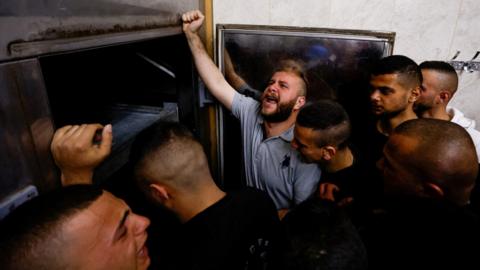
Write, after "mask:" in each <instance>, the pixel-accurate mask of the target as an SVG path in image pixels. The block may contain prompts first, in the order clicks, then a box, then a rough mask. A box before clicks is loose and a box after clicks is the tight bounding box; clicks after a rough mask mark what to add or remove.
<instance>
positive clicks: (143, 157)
mask: <svg viewBox="0 0 480 270" xmlns="http://www.w3.org/2000/svg"><path fill="white" fill-rule="evenodd" d="M132 156H133V159H134V163H135V164H136V165H135V172H136V175H137V178H138V179H139V180H140V184H141V186H145V185H146V186H148V185H150V184H152V183H160V184H165V185H168V186H171V187H174V188H176V189H177V190H179V189H181V190H191V191H194V190H195V189H196V188H197V187H199V186H200V185H201V184H202V180H203V179H204V178H203V176H205V175H210V171H209V169H208V162H207V158H206V156H205V153H204V151H203V148H202V145H201V144H200V143H199V142H198V141H197V140H196V139H195V138H194V136H193V134H192V133H191V132H190V131H189V130H188V129H187V128H186V127H184V126H182V125H180V124H178V123H163V122H162V123H158V124H155V125H153V126H152V127H150V128H148V129H146V130H145V131H143V132H142V134H140V136H139V137H138V138H137V141H136V144H135V145H134V147H133V150H132Z"/></svg>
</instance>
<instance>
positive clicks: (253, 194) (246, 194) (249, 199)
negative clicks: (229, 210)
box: [229, 187, 273, 208]
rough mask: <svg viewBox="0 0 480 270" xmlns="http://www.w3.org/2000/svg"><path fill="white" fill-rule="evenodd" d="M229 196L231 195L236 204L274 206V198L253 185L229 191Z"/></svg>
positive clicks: (256, 206) (254, 206)
mask: <svg viewBox="0 0 480 270" xmlns="http://www.w3.org/2000/svg"><path fill="white" fill-rule="evenodd" d="M229 196H231V198H232V201H233V202H234V203H235V204H240V205H243V206H250V207H253V208H258V207H259V206H260V205H262V204H263V205H272V206H273V202H272V200H271V199H270V197H269V196H268V195H267V194H266V193H265V192H264V191H262V190H259V189H256V188H252V187H245V188H242V189H239V190H236V191H232V192H229Z"/></svg>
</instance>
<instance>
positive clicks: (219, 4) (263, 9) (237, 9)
mask: <svg viewBox="0 0 480 270" xmlns="http://www.w3.org/2000/svg"><path fill="white" fill-rule="evenodd" d="M213 14H214V16H213V17H214V23H215V24H217V23H222V24H227V23H231V24H268V23H269V21H270V18H269V16H270V0H242V1H238V0H214V1H213Z"/></svg>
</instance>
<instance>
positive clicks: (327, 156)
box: [322, 145, 337, 161]
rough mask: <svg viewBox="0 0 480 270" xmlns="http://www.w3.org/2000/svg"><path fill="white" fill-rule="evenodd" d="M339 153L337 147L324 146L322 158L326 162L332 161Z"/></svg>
mask: <svg viewBox="0 0 480 270" xmlns="http://www.w3.org/2000/svg"><path fill="white" fill-rule="evenodd" d="M336 153H337V149H335V147H333V146H331V145H328V146H324V147H323V153H322V157H323V159H324V160H327V161H328V160H331V159H332V158H333V157H334V156H335V154H336Z"/></svg>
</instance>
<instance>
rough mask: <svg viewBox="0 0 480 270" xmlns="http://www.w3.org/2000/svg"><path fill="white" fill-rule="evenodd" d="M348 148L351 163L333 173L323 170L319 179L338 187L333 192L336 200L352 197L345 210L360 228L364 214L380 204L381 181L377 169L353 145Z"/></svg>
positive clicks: (381, 194)
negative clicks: (351, 157) (366, 161)
mask: <svg viewBox="0 0 480 270" xmlns="http://www.w3.org/2000/svg"><path fill="white" fill-rule="evenodd" d="M350 149H351V151H352V154H353V156H354V159H353V164H352V165H351V166H349V167H347V168H344V169H342V170H339V171H337V172H334V173H329V172H324V173H323V175H322V179H321V181H322V183H332V184H335V185H336V186H338V187H339V191H338V192H337V193H336V194H334V196H335V200H336V201H337V202H340V201H341V200H342V199H344V198H348V197H352V198H353V202H352V204H350V205H348V206H347V207H346V211H347V213H348V214H349V215H350V218H351V219H352V221H353V223H354V224H355V225H356V226H357V228H358V229H361V228H360V227H361V226H362V223H363V219H364V218H366V217H365V215H369V212H371V211H372V210H373V209H376V208H379V207H380V206H381V203H382V199H383V182H382V179H381V176H380V175H379V172H378V170H377V169H376V168H375V167H374V166H373V165H372V164H366V163H365V162H364V161H363V160H362V156H361V155H360V154H359V153H358V151H357V150H356V149H355V148H354V147H352V146H350Z"/></svg>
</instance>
